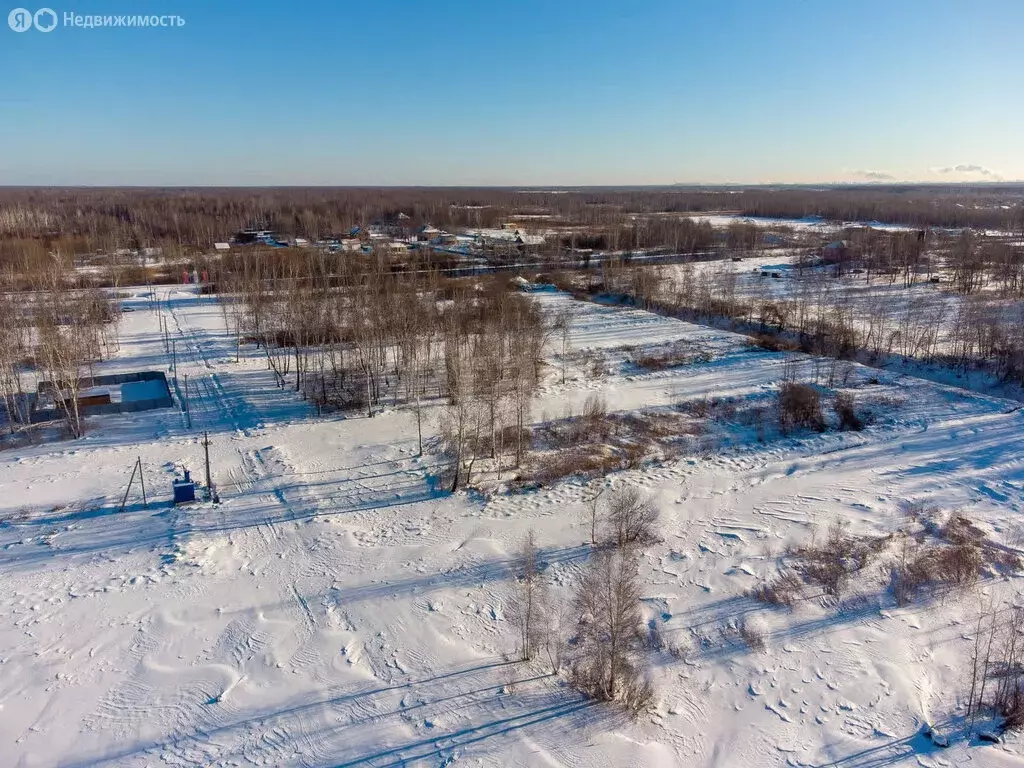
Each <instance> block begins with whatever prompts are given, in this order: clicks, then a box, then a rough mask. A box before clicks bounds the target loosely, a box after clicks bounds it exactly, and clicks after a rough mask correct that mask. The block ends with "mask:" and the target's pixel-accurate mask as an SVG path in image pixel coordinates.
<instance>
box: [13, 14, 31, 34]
mask: <svg viewBox="0 0 1024 768" xmlns="http://www.w3.org/2000/svg"><path fill="white" fill-rule="evenodd" d="M7 26H9V27H10V28H11V29H13V30H14V31H15V32H28V31H29V30H30V29H32V11H30V10H27V9H26V8H15V9H14V10H13V11H11V12H10V13H8V14H7Z"/></svg>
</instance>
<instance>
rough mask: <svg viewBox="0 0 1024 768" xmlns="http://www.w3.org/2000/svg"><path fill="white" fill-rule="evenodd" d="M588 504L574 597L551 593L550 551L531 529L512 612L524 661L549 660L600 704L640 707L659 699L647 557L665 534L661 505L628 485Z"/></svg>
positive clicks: (520, 563)
mask: <svg viewBox="0 0 1024 768" xmlns="http://www.w3.org/2000/svg"><path fill="white" fill-rule="evenodd" d="M601 501H602V493H600V492H598V493H594V494H592V496H591V498H590V500H589V501H588V503H587V506H586V509H587V514H588V515H589V516H590V518H589V519H588V522H587V524H588V526H589V529H590V535H591V540H592V551H591V553H590V557H589V560H588V562H587V565H586V567H585V569H584V570H583V573H582V574H581V575H580V577H579V580H578V581H577V584H576V590H575V594H574V596H573V599H572V600H571V601H570V602H566V603H562V602H560V601H558V600H556V599H555V598H553V596H552V595H551V593H550V587H549V585H548V584H547V582H546V581H545V580H544V577H543V573H542V571H543V563H542V559H543V558H542V555H541V553H540V552H539V551H538V548H537V543H536V539H535V537H534V534H533V532H532V531H530V532H529V533H528V534H527V536H526V538H525V539H524V541H523V544H522V546H521V548H520V550H519V552H518V553H517V556H516V558H515V563H514V570H515V582H514V584H513V592H512V597H511V600H510V602H509V608H508V611H507V615H508V618H509V621H510V623H511V624H512V626H513V627H514V629H515V633H516V649H517V652H518V655H519V658H520V660H521V661H531V660H533V659H535V658H537V657H542V658H543V659H544V660H545V661H546V662H547V663H548V664H549V665H550V666H551V670H552V672H553V673H554V674H558V673H560V672H562V671H565V672H566V673H567V675H568V679H569V681H570V682H571V683H572V684H573V685H574V686H575V687H577V688H578V689H580V690H581V691H583V692H585V693H586V694H587V695H589V696H591V697H593V698H595V699H598V700H600V701H620V702H622V703H624V704H625V705H626V706H627V707H628V708H629V709H631V710H632V711H634V712H636V711H639V710H640V709H642V708H643V707H645V706H646V705H647V704H648V703H649V702H650V700H651V698H652V696H653V690H652V688H651V684H650V682H649V680H648V677H647V671H646V663H645V643H646V636H645V633H644V624H643V612H642V592H641V580H640V557H641V553H642V549H643V547H644V546H645V545H648V544H650V543H652V542H653V541H655V540H656V538H657V519H658V510H657V507H656V506H655V504H654V503H653V501H651V499H649V498H647V497H646V496H644V494H643V493H642V492H640V491H639V490H638V489H636V488H632V487H628V488H623V489H619V490H616V491H614V492H612V493H611V494H610V496H609V497H608V498H607V500H606V502H607V503H606V504H604V505H602V504H601Z"/></svg>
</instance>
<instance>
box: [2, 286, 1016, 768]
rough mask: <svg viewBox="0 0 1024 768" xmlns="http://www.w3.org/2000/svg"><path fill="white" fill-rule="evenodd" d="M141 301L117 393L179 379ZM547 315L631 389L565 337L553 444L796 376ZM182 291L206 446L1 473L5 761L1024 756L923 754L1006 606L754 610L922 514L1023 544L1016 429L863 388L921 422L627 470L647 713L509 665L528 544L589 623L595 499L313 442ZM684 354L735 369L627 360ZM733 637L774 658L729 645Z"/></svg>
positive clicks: (927, 760)
mask: <svg viewBox="0 0 1024 768" xmlns="http://www.w3.org/2000/svg"><path fill="white" fill-rule="evenodd" d="M142 291H143V289H135V290H133V291H132V293H133V294H134V296H135V298H133V299H129V300H127V301H126V303H128V304H129V305H134V307H135V309H136V310H137V311H135V312H133V313H129V314H127V315H125V316H124V317H123V318H122V319H121V321H120V323H121V326H120V338H121V344H122V348H121V353H120V356H119V357H118V358H116V359H114V360H112V361H108V362H105V363H103V364H101V365H99V366H97V373H108V372H115V371H127V370H149V369H155V368H163V369H165V370H166V369H167V367H168V366H169V360H168V356H167V355H166V354H165V352H164V350H163V345H162V342H161V338H160V334H159V330H158V329H159V319H158V316H157V314H156V313H155V312H153V311H152V310H151V308H150V306H149V304H148V301H147V300H146V299H145V298H144V297H142V295H141V294H142ZM531 296H533V297H534V300H536V301H538V302H540V303H541V304H542V305H543V306H544V307H545V308H546V309H547V310H549V311H552V312H554V311H557V310H559V309H562V308H565V307H571V308H572V310H573V314H574V320H573V326H572V334H571V339H570V346H571V350H570V351H573V352H575V351H580V350H586V349H591V350H593V349H600V350H603V352H604V353H605V354H606V357H607V361H608V364H609V373H608V374H607V375H606V376H604V377H602V378H600V379H587V378H586V377H584V376H583V373H582V370H581V369H578V368H577V367H575V365H573V364H570V365H569V366H568V371H567V377H566V382H565V383H564V384H562V383H561V377H560V375H556V374H555V371H560V365H559V362H560V361H559V360H558V353H559V352H560V341H559V342H558V343H553V346H555V347H558V349H557V350H556V349H552V351H551V352H550V356H551V358H552V361H553V363H554V364H553V365H552V367H551V369H550V375H549V376H548V378H547V380H546V382H545V385H544V387H543V391H542V392H541V394H540V397H539V399H538V402H537V403H536V405H535V407H534V409H533V410H534V417H535V419H539V418H541V417H542V416H543V415H544V414H547V415H548V416H556V415H561V414H563V413H564V412H565V411H566V410H567V409H570V410H576V411H577V412H578V410H579V407H580V406H581V405H582V403H583V402H584V400H585V399H586V397H587V396H588V395H589V394H591V393H595V392H597V393H601V394H603V395H604V396H605V397H606V399H607V401H608V403H609V407H610V408H612V409H634V408H640V407H652V406H664V405H672V404H677V403H679V402H681V401H685V400H692V399H696V398H701V397H704V396H711V397H714V396H718V397H723V396H736V397H758V396H765V395H766V393H770V392H771V391H773V388H774V387H775V386H777V384H778V382H779V381H780V380H781V378H782V376H783V374H784V369H785V366H784V360H785V357H784V356H783V355H781V354H779V353H771V352H767V351H764V350H760V349H752V348H750V347H749V346H748V345H747V344H746V342H745V340H744V339H743V338H741V337H738V336H735V335H732V334H729V333H726V332H722V331H717V330H711V329H708V328H702V327H699V326H695V325H690V324H687V323H683V322H679V321H676V320H672V319H666V318H662V317H658V316H656V315H653V314H650V313H646V312H643V311H640V310H635V309H628V308H621V307H612V306H602V305H598V304H588V303H578V302H574V301H573V300H572V299H571V298H569V297H568V296H566V295H564V294H560V293H557V292H552V291H549V292H537V293H533V294H531ZM161 298H165V297H164V295H163V292H161ZM166 298H167V299H168V301H167V302H166V303H164V304H163V309H161V310H160V311H161V312H162V313H163V315H164V319H165V320H167V321H168V323H169V326H170V329H171V331H172V333H175V334H176V339H177V344H176V348H177V357H178V361H177V364H178V375H179V379H181V378H182V377H183V375H184V374H185V373H187V374H188V375H189V386H190V388H191V389H192V394H191V398H190V399H191V409H192V422H193V429H192V430H189V429H187V428H186V422H185V420H184V418H183V417H182V415H181V414H180V413H179V412H177V411H176V410H174V409H163V410H158V411H152V412H149V413H146V414H127V415H119V416H113V417H109V416H108V417H102V418H96V419H90V421H89V424H90V431H89V433H88V434H87V436H86V437H85V438H84V439H82V440H78V441H67V442H51V443H44V444H40V445H34V446H30V447H26V448H19V449H12V450H7V451H4V452H3V453H0V469H2V472H0V477H2V478H3V480H2V491H3V492H2V493H0V574H2V576H0V578H2V580H3V581H2V583H3V586H4V589H2V590H0V755H3V760H2V761H0V762H3V763H4V764H5V765H25V766H30V765H31V766H36V765H40V766H50V765H65V766H87V765H88V766H134V765H162V764H170V765H204V766H205V765H316V766H320V765H324V766H327V765H334V766H337V765H348V766H382V765H400V764H409V765H444V764H449V763H451V762H456V761H464V762H466V763H467V764H474V765H488V766H499V765H500V766H509V765H567V766H568V765H571V766H620V765H644V766H647V765H651V766H670V765H709V766H710V765H718V766H747V765H750V766H753V765H757V766H776V765H825V764H838V765H842V766H869V765H874V766H877V765H908V766H909V765H917V764H919V765H939V764H947V765H960V764H963V763H965V762H966V761H968V760H970V761H973V763H976V764H978V765H999V766H1011V765H1022V764H1024V757H1022V756H1021V748H1022V747H1021V742H1020V740H1019V739H1018V738H1016V737H1012V736H1011V737H1009V738H1007V739H1006V741H1005V743H1003V744H999V745H995V744H986V745H981V744H978V743H970V744H968V743H966V742H964V741H963V740H957V739H955V738H951V743H950V746H949V748H948V749H941V751H940V748H939V747H936V746H935V744H933V743H932V741H930V740H929V739H927V738H926V737H925V736H923V729H924V728H925V726H926V725H930V724H932V723H935V724H936V725H937V727H939V732H940V733H942V734H949V735H951V736H954V735H955V733H956V729H955V727H954V725H955V723H956V722H957V718H958V717H959V716H961V715H962V711H960V710H958V709H957V706H958V703H959V701H960V700H961V699H962V695H961V694H959V693H958V692H959V691H960V690H961V680H962V677H963V675H962V673H963V665H964V660H965V658H967V655H968V653H969V647H970V637H971V622H972V619H973V618H974V617H976V613H977V606H978V605H979V603H980V602H981V599H982V598H983V596H985V595H988V594H993V595H996V596H1009V594H1011V593H1012V591H1013V589H1014V587H1015V584H1014V583H1013V582H994V581H990V582H983V583H982V584H980V585H979V586H978V587H977V589H976V591H971V592H967V593H964V594H963V595H961V596H951V597H950V598H948V599H947V600H946V601H944V602H943V604H941V605H940V604H932V603H929V604H924V605H913V606H909V607H906V608H896V607H894V606H893V605H891V604H881V603H879V602H878V601H877V600H875V599H872V598H871V596H868V595H866V596H864V597H863V599H862V600H850V601H848V602H847V603H844V604H843V605H841V606H840V607H839V609H838V610H837V609H836V608H834V607H826V606H823V605H820V604H817V603H816V602H815V601H807V603H806V604H802V605H800V606H798V607H797V608H795V609H794V610H792V611H786V610H775V609H769V608H766V607H765V606H763V605H761V604H759V603H756V602H754V601H753V600H751V599H750V598H747V597H745V596H744V593H745V591H746V590H747V589H748V588H750V587H751V586H753V585H754V584H755V583H756V581H757V579H759V578H761V577H764V576H768V575H770V574H771V572H772V568H773V556H772V553H778V552H780V551H782V549H783V548H784V547H785V546H786V545H787V544H790V543H794V542H802V541H806V540H807V538H808V537H809V536H810V535H811V534H812V532H813V531H814V530H815V529H819V530H823V529H824V528H825V527H827V526H828V525H829V523H830V522H831V521H833V520H837V519H839V520H843V521H846V522H848V523H849V525H850V527H851V530H853V531H856V532H860V533H876V534H880V533H885V532H889V531H892V530H894V529H895V528H896V527H898V526H899V525H900V524H901V521H902V519H903V512H902V509H903V505H904V503H905V502H906V501H907V500H913V499H917V500H929V501H933V502H934V503H936V504H940V505H942V506H943V508H945V509H954V508H955V509H959V510H960V511H961V512H962V513H963V514H967V515H970V516H971V517H972V519H975V520H977V521H979V523H980V524H983V525H984V526H985V527H986V529H987V530H990V531H992V532H993V535H994V536H997V537H998V538H999V539H1000V540H1001V541H1003V542H1005V543H1006V544H1007V545H1008V546H1018V547H1019V545H1020V544H1019V539H1017V538H1015V537H1016V532H1018V531H1020V530H1021V527H1020V526H1021V511H1022V504H1024V429H1022V427H1024V411H1021V410H1019V409H1018V404H1016V403H1014V402H1011V401H1007V400H1001V399H999V398H994V397H986V396H983V395H979V394H974V393H971V392H968V391H965V390H961V389H956V388H954V387H950V386H945V385H942V384H936V383H930V382H925V381H921V380H917V379H913V378H910V377H906V376H899V375H896V374H891V373H885V372H882V373H880V372H878V371H874V370H870V369H864V368H861V367H860V366H854V367H853V372H852V374H851V382H852V383H851V385H852V386H855V387H856V388H858V389H857V391H858V393H859V394H860V395H861V396H863V397H864V398H869V397H877V398H879V399H880V401H881V400H882V399H885V400H886V401H887V402H895V401H897V400H899V399H902V400H903V404H902V405H901V406H898V407H896V406H892V407H889V408H888V410H884V411H883V412H882V413H881V416H880V418H879V419H878V421H877V422H876V424H875V425H874V426H872V427H870V428H869V429H867V430H866V431H864V432H861V433H837V432H829V433H825V434H821V435H813V436H807V435H803V436H797V437H790V438H784V439H778V440H773V441H769V442H766V443H764V444H760V443H757V442H754V441H743V442H737V443H736V444H734V445H733V446H732V447H730V448H728V449H726V450H722V451H717V452H711V453H709V454H707V455H704V456H700V455H694V456H684V457H681V458H680V459H678V460H674V461H670V462H666V463H663V464H658V465H651V466H647V467H644V468H641V469H638V470H633V471H628V472H620V473H617V474H616V475H614V476H613V477H612V478H610V480H611V482H612V483H614V484H621V483H630V484H635V485H638V486H640V487H642V488H643V489H645V490H646V491H647V492H648V493H649V494H651V495H652V496H653V497H654V498H655V499H656V500H657V502H658V504H659V506H660V509H661V512H662V529H663V530H662V535H663V539H664V540H663V542H661V543H659V544H657V545H654V546H651V547H650V548H648V550H647V551H646V552H645V556H644V563H643V577H644V583H645V602H644V605H645V612H646V613H647V618H648V619H649V620H650V621H651V622H652V626H654V627H656V628H657V631H658V633H659V635H660V636H661V637H662V638H663V639H664V641H665V643H666V646H667V648H668V649H674V650H675V651H676V653H670V652H669V650H665V651H659V652H652V656H651V658H652V663H653V675H654V682H655V686H656V690H657V701H656V703H655V705H654V707H653V708H652V709H651V710H650V711H648V712H644V713H641V715H640V717H639V718H638V719H637V720H636V721H632V720H630V719H629V718H627V717H625V716H624V715H623V714H622V713H621V712H619V711H617V710H615V709H614V708H612V707H608V706H603V705H597V704H594V703H591V702H588V701H586V700H584V699H582V698H581V697H580V696H579V695H578V694H575V693H573V692H572V691H571V690H570V689H568V688H567V687H566V686H564V685H563V684H561V683H560V682H559V680H558V679H556V678H554V677H552V676H551V675H550V674H549V670H546V669H544V668H543V667H541V666H531V665H522V664H512V663H509V662H508V661H507V660H506V658H507V655H508V654H509V653H510V652H511V651H512V647H513V638H512V635H513V633H512V632H511V631H510V628H509V627H508V624H507V622H506V620H505V618H504V611H503V604H504V603H505V601H506V600H507V598H508V595H509V565H510V558H511V557H512V556H513V553H514V551H515V549H516V547H517V546H518V543H519V541H520V540H521V538H522V536H523V535H524V534H525V532H526V531H527V530H528V529H531V528H532V529H534V530H535V531H536V535H537V541H538V544H539V546H540V548H541V559H542V560H543V561H544V562H545V563H546V564H547V567H546V568H545V569H544V574H545V576H546V578H548V579H549V580H550V581H551V583H552V585H553V588H554V589H555V590H556V591H558V593H559V594H564V596H565V598H566V599H568V595H569V594H570V590H571V586H572V583H573V581H574V579H575V578H576V576H577V575H578V573H579V572H580V568H581V567H582V565H583V564H584V563H585V561H586V558H587V555H588V550H589V548H588V546H587V545H586V544H585V543H584V542H585V540H586V538H587V535H586V532H585V531H584V530H583V528H582V526H581V521H580V512H581V511H582V509H583V502H582V499H583V497H584V492H585V491H584V488H583V487H582V486H581V485H579V484H578V483H575V482H571V481H567V482H563V483H561V484H557V485H555V486H552V487H545V488H541V489H539V490H537V491H534V492H530V493H525V494H519V495H509V494H502V493H498V494H494V495H492V496H489V497H488V496H485V495H480V494H458V495H455V496H451V495H447V494H443V493H439V492H438V491H437V490H436V489H435V486H434V484H433V482H432V473H433V472H434V471H435V470H436V461H435V460H434V459H432V458H431V457H430V456H429V455H428V456H424V457H417V456H416V425H415V419H414V417H413V415H412V413H411V412H409V411H407V410H405V409H395V410H390V411H385V412H383V413H381V414H379V415H377V416H376V417H375V418H373V419H372V420H369V419H365V418H347V419H346V418H338V417H330V418H321V419H318V418H315V417H314V414H313V413H312V411H311V409H310V408H309V407H308V406H307V404H306V403H304V402H302V401H301V400H300V399H298V398H297V397H296V396H295V395H294V393H291V392H289V391H287V390H285V391H282V390H280V389H278V388H277V387H276V386H275V385H274V380H273V375H272V374H271V373H270V372H269V371H267V370H266V368H265V364H264V363H263V361H262V360H261V358H260V356H259V353H258V352H257V351H256V350H252V349H249V350H247V349H246V348H244V347H243V349H242V354H241V359H240V360H239V361H238V362H236V361H235V348H234V339H233V337H232V336H231V335H230V334H229V333H228V332H227V331H226V330H225V327H224V318H223V314H222V312H221V309H220V307H219V305H218V304H217V303H216V301H215V300H214V299H212V298H210V297H199V296H197V295H195V294H194V293H192V292H189V291H187V290H179V291H174V292H172V293H171V294H170V295H169V296H167V297H166ZM679 340H690V341H694V342H697V343H700V344H701V345H702V346H703V347H706V348H707V349H710V350H711V351H712V352H713V357H712V359H711V360H710V361H708V362H700V363H695V364H692V365H686V366H681V367H678V368H669V369H665V370H661V371H657V372H643V371H639V370H637V369H636V368H635V367H631V366H630V365H628V364H627V357H628V355H629V351H628V349H626V348H628V347H631V346H634V345H651V344H661V343H669V342H675V341H679ZM801 359H802V358H801ZM802 360H803V362H802V363H799V364H800V365H802V366H804V372H805V374H806V373H809V371H810V370H811V368H812V367H813V365H814V361H812V360H809V359H802ZM154 361H156V363H154ZM873 376H876V377H878V378H879V379H880V383H878V384H869V383H868V380H869V378H870V377H873ZM434 419H436V414H434V415H432V416H431V424H430V425H428V427H425V430H426V429H428V428H429V429H432V428H433V420H434ZM203 430H209V431H210V434H211V447H210V458H211V465H212V468H213V473H214V477H215V480H216V481H217V482H218V484H219V489H220V495H221V498H222V501H223V503H222V504H220V505H218V506H212V505H209V504H202V503H200V504H197V505H192V506H188V507H181V508H173V507H171V506H170V505H169V503H168V500H169V498H170V482H171V479H172V478H173V476H174V473H175V471H176V470H177V469H178V468H179V467H180V466H181V465H183V464H184V465H186V466H187V467H188V468H189V469H191V470H192V471H193V474H194V476H196V477H199V476H200V475H201V471H200V470H201V467H202V463H201V457H202V446H201V445H200V442H199V441H200V435H201V433H202V431H203ZM137 457H138V458H141V460H142V464H143V467H144V468H145V472H146V475H145V478H146V483H147V486H146V487H147V492H148V499H149V504H148V507H147V506H145V505H143V503H142V498H141V494H139V493H138V490H137V488H136V489H133V490H132V492H131V493H130V494H129V496H128V503H127V506H126V509H125V511H124V512H121V513H119V512H118V508H119V506H120V501H121V497H122V496H123V494H124V491H125V488H126V486H127V482H128V478H129V475H130V474H131V469H132V465H133V464H134V462H135V460H136V458H137ZM880 578H881V575H880ZM984 599H986V600H987V597H984ZM738 620H745V621H747V622H749V623H750V625H751V626H758V627H759V628H760V630H761V632H762V633H763V635H764V637H765V638H766V649H765V650H764V651H762V652H755V651H752V650H750V649H749V648H746V647H745V646H742V645H740V644H737V643H736V642H735V641H734V640H730V639H729V637H731V635H730V634H729V632H730V630H729V627H730V626H735V622H737V621H738ZM951 723H952V724H954V725H951Z"/></svg>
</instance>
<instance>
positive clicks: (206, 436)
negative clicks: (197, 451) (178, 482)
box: [203, 430, 213, 497]
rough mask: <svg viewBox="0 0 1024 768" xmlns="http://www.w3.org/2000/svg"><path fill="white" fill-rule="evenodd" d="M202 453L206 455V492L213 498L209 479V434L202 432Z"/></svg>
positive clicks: (211, 484)
mask: <svg viewBox="0 0 1024 768" xmlns="http://www.w3.org/2000/svg"><path fill="white" fill-rule="evenodd" d="M203 452H204V453H205V454H206V492H207V493H208V494H210V496H211V497H212V496H213V481H212V480H211V479H210V433H209V432H206V431H205V430H204V431H203Z"/></svg>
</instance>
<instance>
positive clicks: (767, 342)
mask: <svg viewBox="0 0 1024 768" xmlns="http://www.w3.org/2000/svg"><path fill="white" fill-rule="evenodd" d="M750 345H751V346H753V347H760V348H761V349H767V350H768V351H769V352H780V351H782V350H786V351H787V352H795V351H796V350H798V349H800V345H799V344H798V343H797V342H795V341H790V340H789V339H785V338H783V337H782V336H778V335H775V334H771V333H755V334H754V335H753V336H751V337H750Z"/></svg>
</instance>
